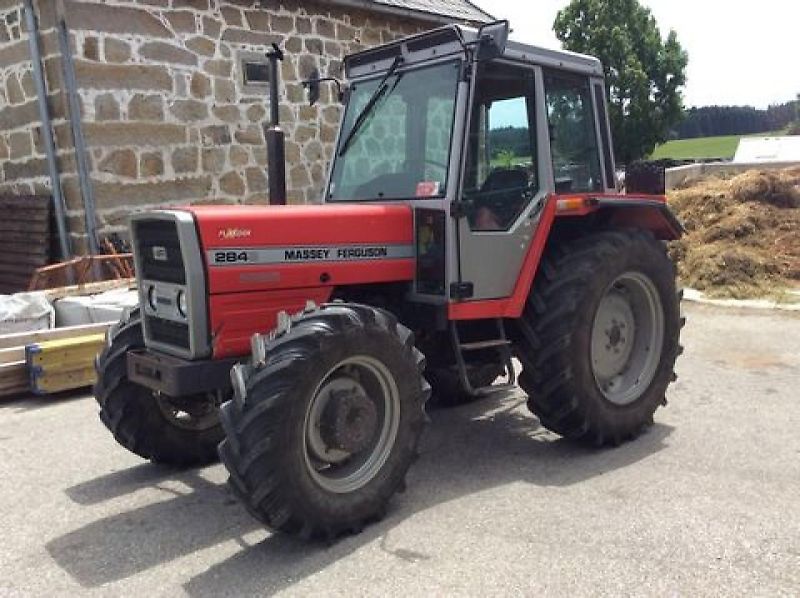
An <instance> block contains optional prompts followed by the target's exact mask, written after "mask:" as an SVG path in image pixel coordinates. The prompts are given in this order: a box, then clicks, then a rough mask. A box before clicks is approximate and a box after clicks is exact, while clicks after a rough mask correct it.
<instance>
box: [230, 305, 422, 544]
mask: <svg viewBox="0 0 800 598" xmlns="http://www.w3.org/2000/svg"><path fill="white" fill-rule="evenodd" d="M255 345H256V351H255V353H256V354H254V356H253V360H252V363H250V364H241V365H238V366H235V368H234V370H233V374H232V376H233V379H234V386H235V387H236V388H237V389H236V394H235V399H234V400H233V401H229V402H228V403H225V405H223V407H222V422H223V426H224V428H225V432H226V438H225V440H224V441H223V442H222V443H221V444H220V447H219V452H220V457H221V458H222V462H223V463H224V464H225V466H226V467H227V469H228V472H229V473H230V482H231V486H232V488H233V489H234V491H235V492H236V493H237V494H238V495H239V497H240V499H241V500H242V501H243V502H244V504H245V506H246V507H247V508H248V509H249V511H250V512H251V513H252V514H253V515H254V516H255V517H256V518H257V519H259V520H260V521H261V522H262V523H264V524H265V525H267V526H268V527H270V528H272V529H274V530H277V531H281V532H285V533H289V534H294V535H300V536H303V537H307V538H309V537H322V538H332V537H335V536H337V535H339V534H341V533H345V532H351V531H358V530H360V529H361V528H362V527H363V526H364V524H366V523H368V522H369V521H371V520H375V519H378V518H380V517H381V515H382V514H383V512H384V511H385V509H386V505H387V503H388V501H389V499H390V498H391V496H392V495H393V494H394V493H395V492H397V491H398V490H400V489H402V488H403V486H404V483H405V482H404V479H405V475H406V472H407V471H408V468H409V467H410V465H411V463H412V462H413V460H414V459H415V458H416V456H417V443H418V441H419V438H420V435H421V433H422V428H423V424H424V422H425V414H424V404H425V401H426V400H427V399H428V396H429V395H430V387H429V386H428V384H427V382H425V379H424V378H423V377H422V372H423V371H424V367H425V363H424V358H423V356H422V353H420V352H419V351H418V350H417V349H416V348H415V347H414V338H413V335H412V334H411V332H410V331H409V330H408V329H406V328H404V327H403V326H402V325H401V324H399V323H398V322H397V320H396V318H395V317H394V316H392V315H391V314H390V313H388V312H385V311H382V310H379V309H374V308H372V307H368V306H364V305H356V304H344V303H341V304H331V305H325V306H323V307H321V308H318V309H309V310H307V311H306V312H304V313H301V314H298V315H296V316H294V317H293V318H291V319H288V318H287V319H284V325H283V326H282V327H281V329H279V331H276V332H275V333H273V334H272V335H270V336H269V337H260V338H258V339H257V340H256V342H255Z"/></svg>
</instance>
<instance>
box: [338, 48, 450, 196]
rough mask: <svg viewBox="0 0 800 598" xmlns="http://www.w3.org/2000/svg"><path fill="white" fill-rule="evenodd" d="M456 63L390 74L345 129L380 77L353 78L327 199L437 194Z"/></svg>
mask: <svg viewBox="0 0 800 598" xmlns="http://www.w3.org/2000/svg"><path fill="white" fill-rule="evenodd" d="M459 64H460V63H458V62H447V63H443V64H438V65H435V66H430V67H426V68H420V69H416V70H412V71H405V72H399V73H394V74H392V75H391V76H389V77H388V78H387V79H386V81H385V86H386V91H385V92H384V93H383V94H382V95H380V97H379V98H378V100H377V102H375V103H374V105H373V106H372V108H371V109H370V110H368V111H367V112H365V113H364V115H363V116H361V118H362V120H363V123H362V124H361V126H360V127H359V128H358V129H357V130H356V131H355V132H354V134H353V135H352V136H351V135H350V131H351V129H352V128H353V124H354V123H355V122H356V121H357V119H358V118H359V116H360V115H361V113H362V111H364V109H365V107H366V106H367V103H368V102H369V101H370V98H371V97H372V96H373V94H374V93H375V91H376V89H377V88H378V85H379V84H380V82H381V78H380V77H379V78H376V79H372V80H369V81H364V82H361V83H356V84H354V85H353V86H352V88H351V92H350V101H349V102H348V105H347V111H346V113H345V117H344V125H343V129H342V134H341V136H340V138H341V141H340V144H341V143H343V141H344V140H346V139H348V137H350V139H349V140H348V145H347V147H342V146H340V147H339V148H338V149H337V152H336V156H335V162H334V166H333V177H332V179H331V185H330V189H329V190H328V199H329V200H333V201H336V200H351V201H352V200H365V199H406V198H414V197H420V198H421V197H437V196H441V195H443V194H444V192H445V188H446V186H447V170H448V161H449V156H450V139H451V136H452V132H453V120H454V116H455V104H456V86H457V83H458V71H459V68H458V67H459Z"/></svg>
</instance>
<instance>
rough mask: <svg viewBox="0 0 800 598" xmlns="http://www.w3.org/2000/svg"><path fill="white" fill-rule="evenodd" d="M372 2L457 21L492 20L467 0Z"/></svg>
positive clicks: (374, 0)
mask: <svg viewBox="0 0 800 598" xmlns="http://www.w3.org/2000/svg"><path fill="white" fill-rule="evenodd" d="M373 4H383V5H385V6H394V7H396V8H405V9H408V10H413V11H417V12H424V13H429V14H433V15H440V16H445V17H451V18H453V19H455V20H457V21H471V22H488V21H493V20H494V17H492V15H490V14H489V13H487V12H484V11H482V10H481V9H480V8H478V7H477V6H475V5H474V4H473V3H472V2H469V0H373Z"/></svg>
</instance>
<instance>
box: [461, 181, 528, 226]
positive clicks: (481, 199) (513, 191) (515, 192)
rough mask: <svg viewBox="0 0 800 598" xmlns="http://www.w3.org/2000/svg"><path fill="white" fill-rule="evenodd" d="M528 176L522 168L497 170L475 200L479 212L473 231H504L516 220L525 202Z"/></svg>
mask: <svg viewBox="0 0 800 598" xmlns="http://www.w3.org/2000/svg"><path fill="white" fill-rule="evenodd" d="M527 188H528V173H527V172H525V171H524V170H522V169H519V168H498V169H496V170H493V171H492V172H490V173H489V176H487V177H486V180H485V181H484V182H483V185H481V188H480V191H479V192H478V193H477V195H476V196H475V207H476V208H478V209H477V211H476V213H475V215H474V217H473V219H472V220H473V221H472V222H471V223H470V224H471V226H472V229H473V230H502V229H504V228H506V227H508V226H509V225H510V224H511V222H512V221H513V220H514V218H516V216H517V214H518V213H519V210H520V208H521V207H522V204H523V203H524V201H525V198H524V196H523V192H524V191H525V189H527Z"/></svg>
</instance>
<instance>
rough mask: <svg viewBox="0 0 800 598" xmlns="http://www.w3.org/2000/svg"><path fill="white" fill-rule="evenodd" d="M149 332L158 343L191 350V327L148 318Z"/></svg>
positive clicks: (151, 317)
mask: <svg viewBox="0 0 800 598" xmlns="http://www.w3.org/2000/svg"><path fill="white" fill-rule="evenodd" d="M147 330H148V331H149V332H150V338H151V339H153V340H154V341H156V342H159V343H164V344H167V345H172V346H174V347H180V348H182V349H189V326H188V325H187V324H180V323H178V322H172V321H170V320H162V319H161V318H154V317H153V316H147Z"/></svg>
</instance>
